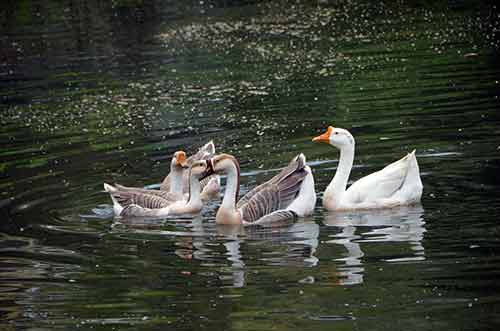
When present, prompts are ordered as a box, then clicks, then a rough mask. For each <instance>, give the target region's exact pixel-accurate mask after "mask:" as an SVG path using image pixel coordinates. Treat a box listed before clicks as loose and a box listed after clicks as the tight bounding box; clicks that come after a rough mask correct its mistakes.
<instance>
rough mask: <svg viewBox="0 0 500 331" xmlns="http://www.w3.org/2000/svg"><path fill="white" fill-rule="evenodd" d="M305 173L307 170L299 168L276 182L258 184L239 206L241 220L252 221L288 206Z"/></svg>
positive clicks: (295, 194) (298, 189) (297, 191)
mask: <svg viewBox="0 0 500 331" xmlns="http://www.w3.org/2000/svg"><path fill="white" fill-rule="evenodd" d="M306 175H307V172H306V171H305V170H304V169H300V170H297V171H295V172H294V173H292V174H290V175H289V176H287V177H286V178H282V179H281V180H280V181H279V182H278V183H272V182H271V181H269V182H267V183H264V184H262V185H260V189H259V191H258V192H255V193H252V192H250V193H252V196H251V197H249V198H248V199H245V200H246V203H245V204H243V205H242V206H240V207H239V210H240V212H241V216H242V218H243V220H244V221H245V222H248V223H253V222H256V221H259V220H260V219H261V218H262V217H265V216H266V215H268V214H271V213H273V212H275V211H277V210H282V209H285V208H286V207H288V206H289V205H290V204H291V203H292V201H293V200H294V199H295V198H296V197H297V194H298V193H299V191H300V187H301V184H302V181H303V180H304V178H305V177H306ZM247 195H248V194H247ZM244 198H246V196H245V197H244Z"/></svg>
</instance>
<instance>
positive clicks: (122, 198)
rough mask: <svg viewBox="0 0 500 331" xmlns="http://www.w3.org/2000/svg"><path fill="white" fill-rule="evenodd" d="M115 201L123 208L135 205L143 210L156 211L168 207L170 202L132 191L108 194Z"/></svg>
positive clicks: (155, 196)
mask: <svg viewBox="0 0 500 331" xmlns="http://www.w3.org/2000/svg"><path fill="white" fill-rule="evenodd" d="M110 194H111V195H113V197H114V198H115V199H116V201H117V202H118V203H119V204H120V205H121V206H122V207H124V208H126V207H128V206H130V205H137V206H140V207H143V208H149V209H157V208H164V207H167V206H169V205H170V204H171V203H172V202H171V201H168V200H166V199H163V198H162V197H160V196H157V195H152V194H145V193H140V192H134V191H116V192H110Z"/></svg>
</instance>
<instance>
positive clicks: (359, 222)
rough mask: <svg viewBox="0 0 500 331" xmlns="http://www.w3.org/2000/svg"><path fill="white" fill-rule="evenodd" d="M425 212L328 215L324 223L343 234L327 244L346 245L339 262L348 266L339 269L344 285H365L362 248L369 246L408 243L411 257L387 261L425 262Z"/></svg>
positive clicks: (419, 209) (415, 209)
mask: <svg viewBox="0 0 500 331" xmlns="http://www.w3.org/2000/svg"><path fill="white" fill-rule="evenodd" d="M423 213H424V209H423V208H422V207H421V206H414V207H400V208H395V209H386V210H370V211H352V212H335V213H325V214H324V219H323V222H324V224H325V225H327V226H331V227H338V228H340V230H341V232H340V233H338V234H335V235H330V236H329V237H333V238H334V239H331V240H327V241H325V243H326V244H337V245H342V246H344V247H345V249H346V253H345V254H344V257H342V258H339V259H336V261H339V262H343V263H344V265H342V266H340V267H339V268H338V271H339V276H341V277H342V278H341V281H340V282H341V284H345V285H348V284H349V285H351V284H359V283H362V282H363V272H364V268H363V262H362V258H363V257H364V256H365V254H364V253H363V250H362V249H361V244H363V243H369V242H408V244H409V245H410V251H411V252H410V254H409V255H404V256H400V257H397V258H387V259H384V261H387V262H405V261H415V260H423V259H425V251H424V247H423V246H422V239H423V237H424V233H425V228H424V224H425V222H424V221H423V217H422V216H423Z"/></svg>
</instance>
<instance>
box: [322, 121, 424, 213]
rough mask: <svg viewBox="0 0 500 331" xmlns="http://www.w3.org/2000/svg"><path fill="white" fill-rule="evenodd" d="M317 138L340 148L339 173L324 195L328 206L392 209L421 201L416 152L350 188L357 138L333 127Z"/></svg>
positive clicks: (324, 202)
mask: <svg viewBox="0 0 500 331" xmlns="http://www.w3.org/2000/svg"><path fill="white" fill-rule="evenodd" d="M313 141H316V142H325V143H328V144H330V145H332V146H335V147H337V148H338V149H340V160H339V165H338V168H337V172H336V173H335V176H334V177H333V179H332V181H331V182H330V184H329V185H328V186H327V188H326V190H325V192H324V194H323V206H324V207H325V208H326V209H328V210H354V209H378V208H392V207H396V206H402V205H411V204H415V203H418V202H420V198H421V196H422V189H423V185H422V181H421V179H420V171H419V167H418V163H417V158H416V157H415V151H412V152H411V153H409V154H408V155H406V156H405V157H403V158H402V159H400V160H398V161H396V162H393V163H391V164H389V165H387V166H386V167H385V168H383V169H382V170H380V171H377V172H374V173H372V174H370V175H368V176H366V177H363V178H361V179H359V180H358V181H356V182H355V183H354V184H352V185H351V186H350V187H349V188H347V181H348V179H349V175H350V173H351V169H352V164H353V161H354V145H355V143H354V137H353V136H352V135H351V134H350V133H349V131H347V130H345V129H340V128H333V127H329V128H328V131H327V132H326V133H324V134H322V135H320V136H318V137H316V138H314V139H313Z"/></svg>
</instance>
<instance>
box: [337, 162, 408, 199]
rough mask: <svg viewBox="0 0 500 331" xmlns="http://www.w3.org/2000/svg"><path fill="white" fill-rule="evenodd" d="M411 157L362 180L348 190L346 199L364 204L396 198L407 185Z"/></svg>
mask: <svg viewBox="0 0 500 331" xmlns="http://www.w3.org/2000/svg"><path fill="white" fill-rule="evenodd" d="M411 155H412V154H408V155H407V156H405V157H403V158H402V159H400V160H398V161H396V162H393V163H391V164H389V165H388V166H386V167H385V168H384V169H382V170H380V171H377V172H374V173H372V174H370V175H368V176H366V177H363V178H361V179H360V180H358V181H357V182H355V183H354V184H352V185H351V186H350V187H349V188H348V189H347V191H346V193H345V196H344V199H346V201H348V202H350V203H362V202H370V201H375V200H379V199H388V198H391V197H394V195H395V194H396V193H397V192H398V191H399V190H400V189H401V188H402V186H403V185H404V183H405V179H406V177H407V174H408V167H409V161H410V160H411V157H410V156H411Z"/></svg>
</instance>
